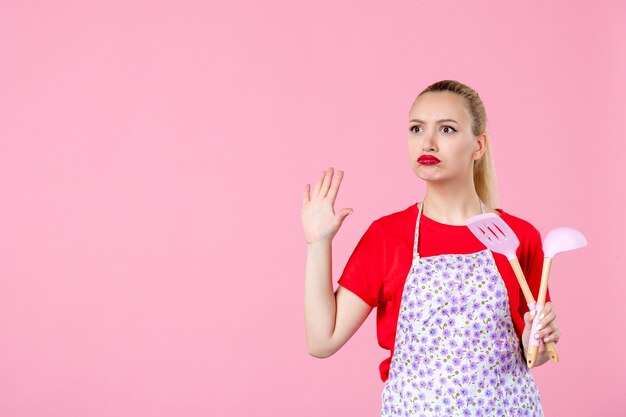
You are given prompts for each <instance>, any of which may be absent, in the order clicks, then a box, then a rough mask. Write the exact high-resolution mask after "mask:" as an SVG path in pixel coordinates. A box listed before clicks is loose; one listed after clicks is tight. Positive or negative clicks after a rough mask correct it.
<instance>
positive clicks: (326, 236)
mask: <svg viewBox="0 0 626 417" xmlns="http://www.w3.org/2000/svg"><path fill="white" fill-rule="evenodd" d="M342 178H343V171H341V170H339V171H337V173H336V174H335V175H334V176H333V168H332V167H330V168H328V169H327V170H326V171H324V172H323V173H322V175H321V176H320V178H319V179H318V180H317V182H316V183H315V187H313V191H312V192H311V193H309V191H310V188H311V187H310V184H307V185H305V187H304V195H303V201H302V213H301V217H302V228H303V229H304V238H305V239H306V243H307V244H308V245H310V244H313V243H318V242H324V241H326V242H331V241H332V239H333V237H335V234H336V233H337V231H338V230H339V227H340V226H341V224H342V223H343V220H344V219H345V218H346V216H347V215H348V214H350V213H352V212H353V211H354V210H352V209H351V208H344V209H341V211H340V212H339V213H338V214H335V211H334V209H333V205H334V204H335V198H336V197H337V191H338V190H339V184H341V179H342Z"/></svg>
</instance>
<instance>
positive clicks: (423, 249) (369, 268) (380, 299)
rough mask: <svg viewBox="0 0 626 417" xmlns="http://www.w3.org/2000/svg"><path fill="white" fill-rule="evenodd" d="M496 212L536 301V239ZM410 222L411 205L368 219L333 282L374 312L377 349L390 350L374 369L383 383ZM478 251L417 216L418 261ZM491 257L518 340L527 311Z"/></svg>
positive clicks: (461, 231)
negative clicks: (515, 241) (515, 245)
mask: <svg viewBox="0 0 626 417" xmlns="http://www.w3.org/2000/svg"><path fill="white" fill-rule="evenodd" d="M496 210H497V211H498V212H499V213H500V215H501V218H502V220H504V221H505V222H506V223H507V224H508V225H509V226H510V227H511V229H513V231H514V232H515V234H516V235H517V237H518V239H519V241H520V245H519V247H518V248H517V258H518V259H519V262H520V266H521V268H522V271H523V272H524V276H525V277H526V281H527V282H528V286H529V287H530V290H531V292H532V294H533V296H534V297H535V299H537V296H538V294H539V286H540V283H541V270H542V269H543V259H544V255H543V247H542V242H541V235H540V233H539V231H538V230H537V229H536V228H535V227H534V226H533V225H532V224H530V223H529V222H527V221H526V220H523V219H521V218H519V217H515V216H513V215H511V214H508V213H507V212H505V211H503V210H502V209H499V208H497V209H496ZM416 220H417V203H415V204H412V205H411V206H409V207H408V208H406V209H404V210H402V211H398V212H395V213H391V214H389V215H386V216H383V217H380V218H378V219H376V220H374V221H373V222H372V223H371V225H370V226H369V228H368V229H367V231H366V232H365V233H364V235H363V237H361V239H360V240H359V242H358V244H357V246H356V248H355V249H354V251H353V252H352V255H350V258H349V259H348V262H347V263H346V266H345V268H344V270H343V273H342V274H341V277H340V278H339V281H338V284H339V285H341V286H342V287H345V288H347V289H348V290H350V291H352V292H353V293H355V294H356V295H358V296H359V297H360V298H361V299H362V300H363V301H365V302H366V303H367V304H369V305H370V306H372V307H377V308H378V310H377V316H376V329H377V335H378V344H379V345H380V346H381V347H382V348H384V349H387V350H389V351H390V355H389V357H388V358H387V359H385V360H384V361H383V362H381V364H380V366H379V369H380V376H381V379H382V380H383V381H386V380H387V378H388V376H389V366H390V364H391V357H392V356H393V347H394V342H395V337H396V326H397V323H398V314H399V312H400V302H401V299H402V291H403V289H404V282H405V281H406V278H407V275H408V274H409V270H410V267H411V262H412V260H413V241H414V239H415V221H416ZM484 249H486V247H485V245H483V244H482V243H481V242H480V241H479V240H478V239H477V238H476V237H475V236H474V235H473V234H472V232H471V231H470V230H469V228H468V227H467V226H463V225H460V226H456V225H449V224H444V223H439V222H437V221H435V220H433V219H430V218H428V217H426V216H425V215H424V213H422V217H421V220H420V239H419V247H418V251H419V253H420V256H422V257H424V256H434V255H442V254H451V253H454V254H457V253H458V254H467V253H474V252H478V251H481V250H484ZM492 254H493V257H494V259H495V262H496V266H497V267H498V271H499V272H500V275H502V279H503V280H504V283H505V285H506V288H507V293H508V297H509V304H510V308H511V318H512V321H513V327H514V329H515V332H516V334H517V337H518V339H519V340H520V341H521V337H522V332H523V330H524V314H525V313H526V312H527V311H528V306H527V305H526V300H525V298H524V294H523V293H522V290H521V288H520V286H519V284H518V282H517V278H516V277H515V273H514V272H513V268H512V267H511V264H510V263H509V260H508V259H507V258H506V256H504V255H501V254H499V253H495V252H492ZM548 301H550V292H549V291H548V292H547V293H546V302H548Z"/></svg>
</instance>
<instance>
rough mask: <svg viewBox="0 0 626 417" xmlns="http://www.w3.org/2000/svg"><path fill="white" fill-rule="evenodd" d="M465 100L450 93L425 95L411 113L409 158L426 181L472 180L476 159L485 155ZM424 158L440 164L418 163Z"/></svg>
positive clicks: (483, 140) (439, 92) (416, 103)
mask: <svg viewBox="0 0 626 417" xmlns="http://www.w3.org/2000/svg"><path fill="white" fill-rule="evenodd" d="M464 100H465V99H464V98H463V97H461V96H459V95H458V94H455V93H452V92H449V91H437V92H432V91H431V92H428V93H424V94H422V95H421V96H420V97H419V98H418V99H417V100H416V101H415V103H414V104H413V107H412V108H411V112H410V113H409V132H408V133H409V136H408V146H409V158H410V161H411V167H412V169H413V172H415V174H416V175H417V176H418V177H420V178H421V179H423V180H424V181H446V180H456V179H460V180H462V181H465V180H467V179H468V178H472V169H473V164H474V159H479V158H480V157H481V156H482V154H483V153H484V143H485V137H484V135H481V136H478V138H477V137H475V136H474V135H473V133H472V124H471V116H470V114H469V111H468V110H467V108H466V107H465V103H464ZM423 155H429V156H434V157H436V158H437V159H438V160H439V161H440V162H438V163H434V164H425V163H420V162H418V158H420V156H423Z"/></svg>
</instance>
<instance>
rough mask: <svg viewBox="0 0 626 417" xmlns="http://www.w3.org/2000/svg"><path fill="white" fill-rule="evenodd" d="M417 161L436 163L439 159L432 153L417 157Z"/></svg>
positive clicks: (425, 163)
mask: <svg viewBox="0 0 626 417" xmlns="http://www.w3.org/2000/svg"><path fill="white" fill-rule="evenodd" d="M417 162H418V163H420V164H422V165H434V164H438V163H439V162H441V161H440V160H439V159H437V158H436V157H434V156H432V155H422V156H420V157H419V158H417Z"/></svg>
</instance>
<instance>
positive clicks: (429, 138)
mask: <svg viewBox="0 0 626 417" xmlns="http://www.w3.org/2000/svg"><path fill="white" fill-rule="evenodd" d="M435 149H436V144H435V140H434V138H433V135H425V136H424V142H423V143H422V150H424V151H434V150H435Z"/></svg>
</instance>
